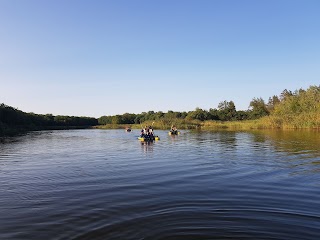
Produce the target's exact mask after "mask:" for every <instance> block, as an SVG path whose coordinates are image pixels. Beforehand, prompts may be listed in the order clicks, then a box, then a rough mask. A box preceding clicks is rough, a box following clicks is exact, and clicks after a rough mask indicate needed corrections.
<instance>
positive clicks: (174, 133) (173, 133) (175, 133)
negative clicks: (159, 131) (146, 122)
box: [168, 131, 180, 135]
mask: <svg viewBox="0 0 320 240" xmlns="http://www.w3.org/2000/svg"><path fill="white" fill-rule="evenodd" d="M168 134H169V135H179V134H180V132H179V131H174V132H172V131H170V132H168Z"/></svg>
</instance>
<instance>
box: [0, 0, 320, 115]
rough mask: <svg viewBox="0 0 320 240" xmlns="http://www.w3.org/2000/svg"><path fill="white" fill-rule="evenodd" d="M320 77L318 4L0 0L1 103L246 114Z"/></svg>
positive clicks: (295, 0)
mask: <svg viewBox="0 0 320 240" xmlns="http://www.w3.org/2000/svg"><path fill="white" fill-rule="evenodd" d="M319 84H320V1H318V0H241V1H240V0H207V1H206V0H161V1H156V0H155V1H150V0H135V1H133V0H127V1H124V0H105V1H96V0H93V1H90V0H86V1H83V0H68V1H65V0H46V1H43V0H28V1H24V0H0V103H1V102H3V103H5V104H7V105H10V106H13V107H16V108H18V109H20V110H23V111H26V112H35V113H40V114H45V113H52V114H54V115H58V114H59V115H76V116H92V117H100V116H102V115H115V114H123V113H126V112H129V113H141V112H143V111H150V110H153V111H163V112H167V111H168V110H173V111H191V110H194V109H195V108H196V107H200V108H202V109H207V110H208V109H209V108H217V106H218V103H219V102H220V101H224V100H227V101H231V100H232V101H234V103H235V105H236V108H237V110H246V109H248V105H249V103H250V101H251V100H252V98H254V97H262V98H263V99H264V100H265V101H267V100H268V98H269V97H271V96H273V95H279V94H280V93H281V92H282V91H283V90H284V89H288V90H292V91H293V90H296V89H299V88H304V89H306V88H308V87H309V86H310V85H319Z"/></svg>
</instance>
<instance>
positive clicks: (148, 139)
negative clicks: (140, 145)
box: [138, 136, 160, 142]
mask: <svg viewBox="0 0 320 240" xmlns="http://www.w3.org/2000/svg"><path fill="white" fill-rule="evenodd" d="M138 139H139V140H140V141H142V142H145V141H154V140H156V141H157V140H160V138H159V137H158V136H154V137H138Z"/></svg>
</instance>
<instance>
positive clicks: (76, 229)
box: [0, 130, 320, 239]
mask: <svg viewBox="0 0 320 240" xmlns="http://www.w3.org/2000/svg"><path fill="white" fill-rule="evenodd" d="M156 133H157V134H158V135H159V136H160V138H161V140H160V141H157V142H155V143H151V144H143V143H141V142H139V141H138V140H137V135H138V130H137V131H136V132H135V131H133V132H131V133H126V132H124V130H70V131H44V132H33V133H29V134H28V135H26V136H21V137H17V138H12V139H9V140H6V141H5V142H3V143H1V144H0V183H1V185H0V188H1V189H0V190H1V191H0V239H319V238H320V148H319V146H320V133H319V132H304V131H286V132H282V131H258V132H226V131H224V132H223V131H220V132H182V134H181V135H179V136H168V134H167V132H165V131H156Z"/></svg>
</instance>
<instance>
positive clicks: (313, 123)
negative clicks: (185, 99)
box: [93, 115, 320, 130]
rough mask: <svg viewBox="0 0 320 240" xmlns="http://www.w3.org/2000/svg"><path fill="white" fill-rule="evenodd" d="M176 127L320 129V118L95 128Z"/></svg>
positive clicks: (165, 122)
mask: <svg viewBox="0 0 320 240" xmlns="http://www.w3.org/2000/svg"><path fill="white" fill-rule="evenodd" d="M173 124H174V125H175V126H176V127H177V128H178V129H199V130H200V129H201V130H216V129H230V130H231V129H232V130H252V129H320V116H318V115H312V116H311V115H310V116H308V117H305V116H303V117H299V116H292V117H290V116H287V118H286V119H283V118H278V117H274V116H266V117H263V118H260V119H257V120H244V121H213V120H207V121H199V120H189V121H188V120H185V119H175V120H171V121H170V120H158V121H145V122H143V123H141V124H106V125H98V126H94V127H93V128H97V129H122V128H123V129H125V128H126V127H130V128H132V129H141V128H142V127H143V126H152V127H153V128H154V129H162V130H165V129H170V128H171V125H173Z"/></svg>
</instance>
